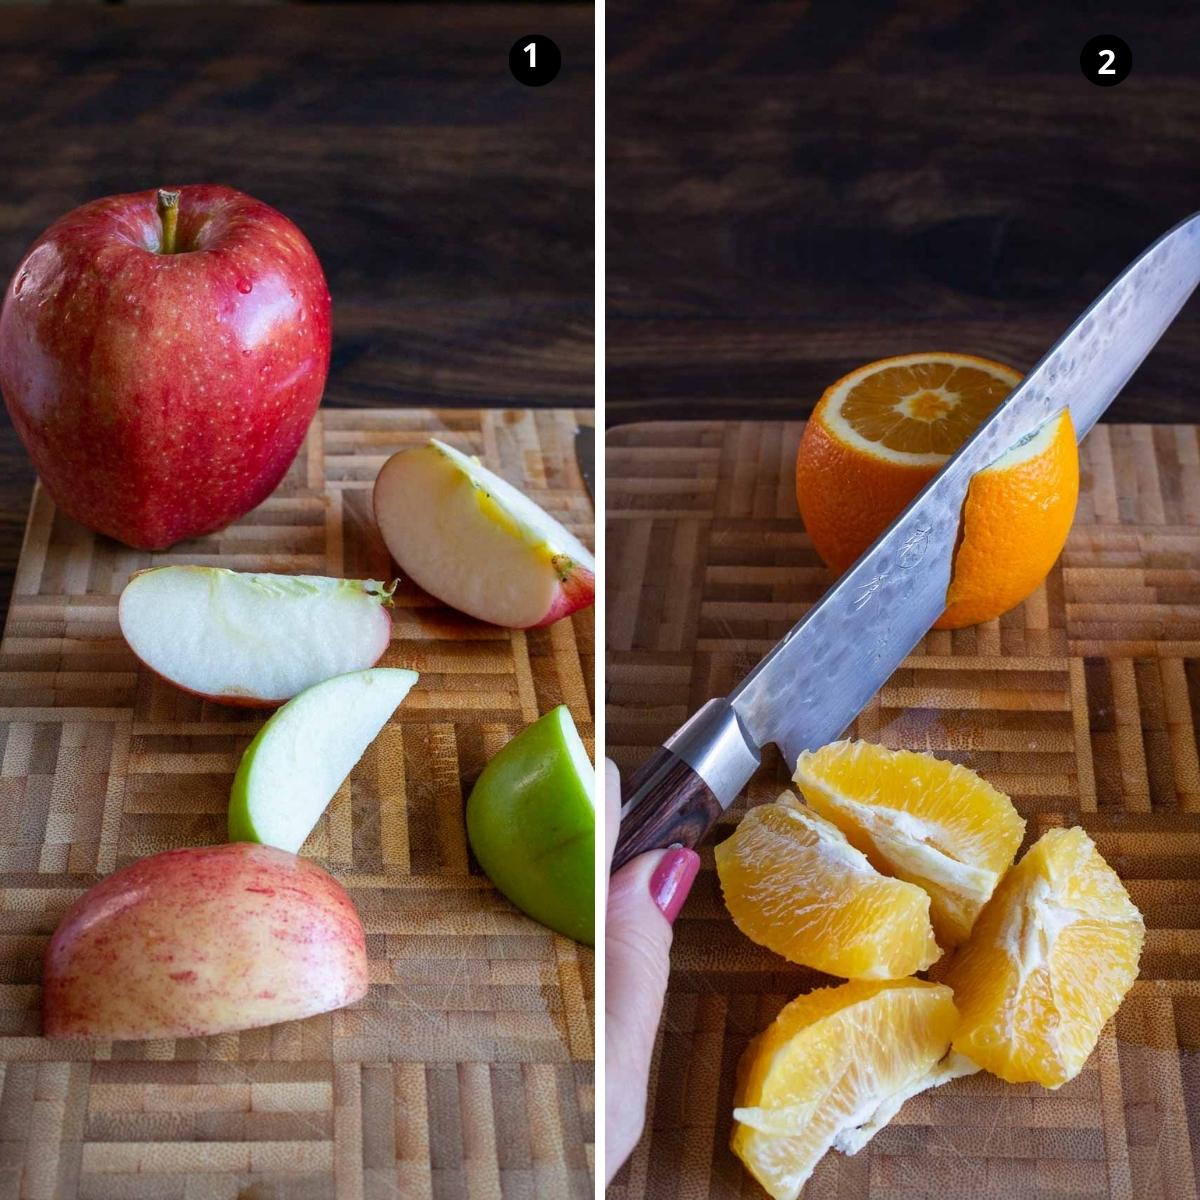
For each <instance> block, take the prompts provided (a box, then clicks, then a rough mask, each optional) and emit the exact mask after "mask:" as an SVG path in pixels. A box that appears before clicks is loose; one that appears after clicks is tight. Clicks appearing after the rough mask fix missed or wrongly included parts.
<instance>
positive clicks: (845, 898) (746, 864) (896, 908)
mask: <svg viewBox="0 0 1200 1200" xmlns="http://www.w3.org/2000/svg"><path fill="white" fill-rule="evenodd" d="M715 857H716V863H717V874H718V875H719V877H720V880H721V891H722V893H723V894H724V897H725V904H726V907H727V908H728V909H729V912H730V914H731V915H732V917H733V920H734V923H735V924H736V925H737V927H738V928H739V929H740V930H741V931H742V932H743V933H744V934H745V935H746V936H747V937H748V938H750V939H751V940H752V941H755V942H758V943H759V945H761V946H766V947H767V948H768V949H770V950H774V951H775V953H776V954H781V955H783V957H784V958H787V959H789V960H790V961H792V962H795V963H801V964H802V965H804V966H808V967H813V968H815V969H816V970H818V971H826V972H828V973H829V974H830V975H840V976H842V977H843V978H846V979H899V978H902V977H903V976H905V975H911V974H913V973H914V972H915V971H922V970H924V969H925V968H926V967H928V966H929V965H930V964H931V963H932V962H934V961H935V960H936V959H937V958H938V957H939V956H940V954H941V951H940V950H939V949H938V946H937V942H936V941H935V940H934V936H933V928H932V926H931V925H930V923H929V896H928V895H927V894H926V893H925V892H924V891H923V890H922V889H921V888H919V887H917V886H916V885H914V884H911V883H906V882H904V881H902V880H899V879H889V878H888V877H887V876H884V875H880V874H879V873H878V872H877V871H876V870H875V869H874V868H873V867H872V866H871V864H870V863H869V862H868V861H867V859H866V857H865V856H864V855H863V854H862V853H860V852H859V851H858V850H856V849H855V848H854V847H853V846H851V845H850V843H849V842H847V841H846V839H845V837H844V836H843V835H842V834H841V832H840V831H839V830H838V829H837V828H835V827H834V826H833V825H831V824H829V822H827V821H825V820H823V819H822V818H821V817H819V816H818V815H817V814H816V813H814V812H812V811H811V810H810V809H808V808H806V807H805V806H804V805H803V804H801V803H800V801H799V800H798V799H797V798H796V797H795V796H793V795H791V794H790V793H784V794H783V795H782V796H780V797H779V799H778V800H777V801H776V802H775V803H774V804H760V805H758V806H757V807H755V808H752V809H751V810H750V812H749V813H747V814H746V816H745V817H744V818H743V819H742V821H741V824H739V825H738V827H737V829H736V830H735V832H734V833H733V836H732V837H729V838H726V840H725V841H723V842H721V843H720V844H719V845H718V846H717V847H716V850H715Z"/></svg>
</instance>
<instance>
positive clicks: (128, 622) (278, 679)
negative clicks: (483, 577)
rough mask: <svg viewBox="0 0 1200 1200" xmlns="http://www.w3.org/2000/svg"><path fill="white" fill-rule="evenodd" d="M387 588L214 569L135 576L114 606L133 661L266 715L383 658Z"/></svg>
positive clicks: (388, 628)
mask: <svg viewBox="0 0 1200 1200" xmlns="http://www.w3.org/2000/svg"><path fill="white" fill-rule="evenodd" d="M395 588H396V584H395V583H394V582H393V583H391V584H384V583H381V582H379V581H378V580H374V579H366V580H358V579H331V578H328V577H326V576H319V575H272V574H252V573H249V572H242V571H230V570H228V569H226V568H224V567H200V566H169V567H153V568H151V569H150V570H146V571H138V572H137V573H135V574H134V575H133V576H132V577H131V578H130V580H129V582H128V583H127V584H126V585H125V589H124V591H122V593H121V600H120V603H119V605H118V610H117V613H118V621H119V623H120V627H121V633H122V634H123V635H124V637H125V640H126V642H128V643H129V647H130V649H131V650H132V651H133V652H134V654H135V655H137V657H138V659H139V660H140V661H141V662H142V663H144V664H145V665H146V666H147V667H149V668H150V670H152V671H153V672H154V673H155V674H156V675H159V676H160V677H161V678H163V679H165V680H166V681H167V682H168V683H172V684H174V685H175V686H176V687H178V688H180V689H182V690H183V691H185V692H190V693H191V694H192V695H196V696H201V697H203V698H205V699H208V700H215V701H217V702H218V703H221V704H230V705H235V706H239V707H249V708H275V707H278V705H280V704H282V703H283V702H284V701H285V700H289V699H291V698H292V697H293V696H296V695H298V694H299V693H300V692H302V691H304V689H305V688H308V687H311V686H312V685H313V684H315V683H320V682H321V681H322V680H324V679H329V678H332V677H333V676H335V675H344V674H346V673H348V672H351V671H356V670H363V669H365V668H367V667H371V666H373V665H374V664H375V663H377V662H378V661H379V659H380V658H381V657H382V656H383V653H384V651H385V650H387V647H388V643H389V641H390V639H391V634H392V622H391V618H390V617H389V616H388V613H387V609H388V608H390V607H391V603H392V592H393V591H395Z"/></svg>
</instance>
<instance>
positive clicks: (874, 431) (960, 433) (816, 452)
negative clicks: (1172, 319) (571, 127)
mask: <svg viewBox="0 0 1200 1200" xmlns="http://www.w3.org/2000/svg"><path fill="white" fill-rule="evenodd" d="M1020 381H1021V376H1020V374H1019V373H1018V372H1016V371H1014V370H1013V369H1012V368H1011V367H1006V366H1004V365H1003V364H1001V363H996V362H991V361H990V360H988V359H985V358H976V357H974V356H972V355H968V354H952V353H947V352H929V353H922V354H907V355H903V356H901V357H898V358H885V359H882V360H881V361H879V362H874V363H868V364H867V365H866V366H863V367H859V368H858V369H857V370H855V371H852V372H851V373H850V374H849V375H846V376H844V377H843V378H842V379H839V380H838V381H837V382H836V383H835V384H833V386H832V387H830V388H828V389H827V390H826V392H825V394H824V395H823V396H822V397H821V399H820V401H819V402H818V404H817V406H816V408H815V409H814V410H813V414H812V417H811V418H810V419H809V421H808V423H807V425H806V426H805V428H804V436H803V437H802V438H801V441H800V450H799V453H798V454H797V457H796V499H797V502H798V504H799V507H800V515H801V516H802V517H803V518H804V525H805V529H806V530H807V532H808V535H809V537H810V538H811V539H812V543H813V546H814V547H815V549H816V551H817V553H818V554H819V555H820V556H821V558H822V559H823V560H824V561H825V563H826V564H828V566H829V567H831V568H832V569H833V570H834V571H836V572H838V573H839V574H840V573H841V572H843V571H845V570H846V569H847V568H848V567H849V566H850V565H851V564H852V563H853V562H854V561H855V559H857V558H858V557H859V555H861V554H862V553H863V551H864V550H866V549H867V547H868V546H870V545H871V543H872V542H873V541H874V540H875V539H876V538H877V537H878V536H879V535H880V534H881V533H882V532H883V531H884V530H885V529H886V528H887V527H888V526H889V525H890V524H891V523H892V521H893V520H895V518H896V517H898V516H899V515H900V513H901V512H903V510H904V509H905V508H906V507H907V505H908V504H909V502H910V501H911V500H912V499H913V498H914V497H915V496H916V495H917V493H918V492H919V491H920V490H921V489H922V488H923V487H924V486H925V484H927V483H928V482H929V480H930V479H932V478H933V476H934V475H935V474H937V472H938V471H939V470H940V469H941V467H942V466H943V465H944V464H945V463H946V461H947V460H948V459H949V458H950V456H951V455H952V454H953V453H954V452H955V451H957V450H958V448H959V447H960V446H961V445H962V444H963V442H965V441H966V440H967V438H968V437H969V436H970V435H971V434H972V433H973V432H974V431H975V430H976V429H977V428H978V427H979V425H980V424H981V423H982V421H983V420H984V418H985V417H987V416H988V415H990V414H991V412H992V411H993V410H994V409H995V408H996V407H997V406H998V405H999V404H1000V403H1001V402H1002V401H1003V400H1004V399H1005V397H1006V396H1007V395H1008V394H1009V392H1011V391H1012V390H1013V388H1015V387H1016V386H1017V384H1018V383H1020ZM1078 494H1079V455H1078V450H1077V448H1076V445H1075V434H1074V430H1073V429H1072V428H1071V425H1070V417H1069V415H1067V414H1066V413H1065V412H1064V413H1063V414H1061V415H1060V416H1059V417H1057V418H1055V419H1053V420H1052V421H1051V422H1049V423H1048V424H1047V425H1046V426H1045V427H1043V429H1042V430H1041V431H1038V432H1037V433H1035V434H1034V435H1033V436H1032V437H1031V438H1029V439H1028V440H1027V441H1025V442H1024V443H1022V444H1021V445H1019V446H1016V447H1014V448H1013V449H1012V450H1010V451H1009V452H1008V453H1007V454H1006V455H1005V456H1004V457H1003V458H1002V459H1001V460H999V461H998V462H997V463H995V464H993V466H992V467H990V468H989V469H988V470H987V471H985V472H981V473H980V474H979V475H977V476H976V477H975V479H974V480H973V481H972V483H971V489H970V495H969V497H968V501H967V505H966V508H965V510H964V521H963V526H962V530H961V537H960V544H959V549H958V552H957V554H956V556H955V562H954V573H953V583H952V586H951V590H950V594H949V596H948V597H947V605H948V607H947V611H946V613H945V614H943V616H942V617H941V618H940V619H939V620H938V622H937V625H936V628H939V629H957V628H959V627H961V626H963V625H969V624H975V623H977V622H979V621H984V620H991V619H992V618H994V617H997V616H999V615H1000V614H1001V613H1003V612H1006V611H1007V610H1008V609H1010V608H1012V607H1013V606H1015V605H1016V604H1019V603H1020V602H1021V601H1022V600H1024V599H1025V597H1026V596H1028V595H1029V594H1030V593H1031V592H1032V591H1033V590H1034V589H1035V588H1036V587H1037V586H1038V584H1039V583H1041V581H1042V580H1043V579H1044V578H1045V577H1046V574H1047V573H1048V572H1049V570H1050V568H1051V567H1052V566H1053V565H1054V560H1055V559H1056V558H1057V557H1058V555H1059V553H1060V551H1061V550H1062V546H1063V544H1064V542H1065V541H1066V536H1067V531H1068V530H1069V528H1070V525H1071V521H1072V519H1073V517H1074V513H1075V504H1076V501H1077V499H1078Z"/></svg>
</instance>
